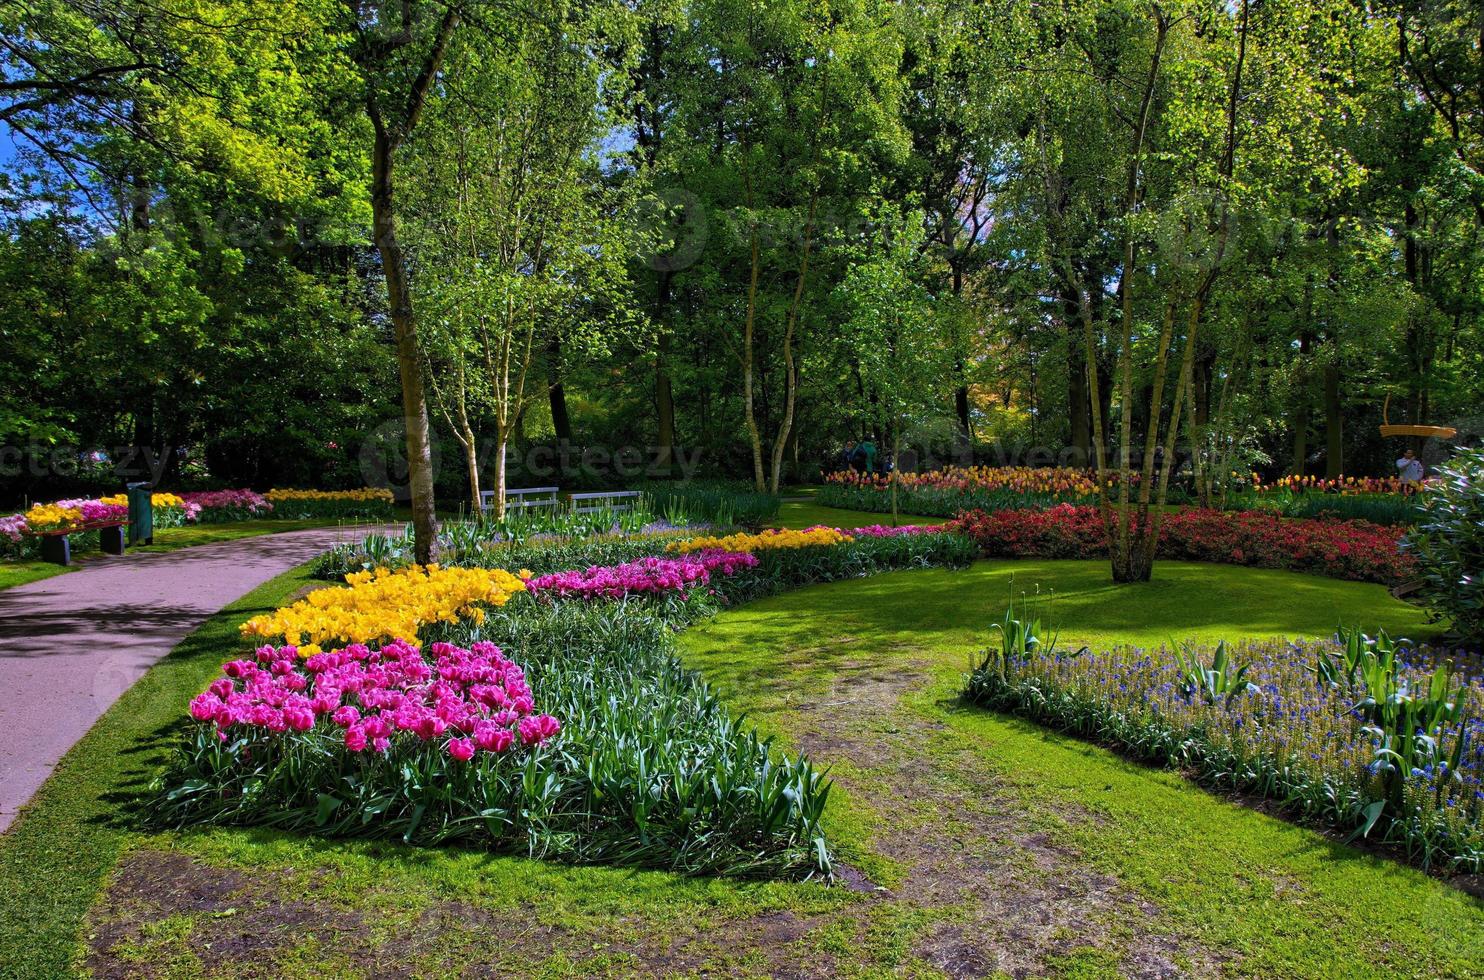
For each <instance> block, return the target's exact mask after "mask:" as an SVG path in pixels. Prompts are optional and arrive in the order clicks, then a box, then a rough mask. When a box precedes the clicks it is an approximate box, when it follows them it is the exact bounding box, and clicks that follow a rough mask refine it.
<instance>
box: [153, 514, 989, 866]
mask: <svg viewBox="0 0 1484 980" xmlns="http://www.w3.org/2000/svg"><path fill="white" fill-rule="evenodd" d="M731 537H732V538H733V540H731V541H730V542H729V543H730V544H731V545H733V546H734V547H735V546H737V545H738V544H739V543H740V541H739V540H738V536H731ZM753 537H754V538H756V540H757V542H758V543H759V545H760V547H761V550H760V551H759V552H758V553H757V554H753V553H751V552H746V551H740V550H725V549H714V548H712V549H707V548H701V549H696V550H690V551H687V552H685V553H683V554H681V555H675V554H674V553H666V552H665V551H664V548H665V544H666V542H665V541H664V540H663V539H660V540H653V539H650V540H642V539H641V540H637V541H631V542H615V541H609V540H601V541H594V542H591V543H590V545H589V546H588V548H587V550H586V551H585V552H584V551H582V550H581V549H578V548H576V547H575V546H572V545H561V546H558V547H557V548H554V549H550V550H549V551H546V552H539V551H520V552H518V553H520V554H523V555H524V556H526V557H530V558H533V559H537V560H544V561H552V560H554V559H553V558H552V555H558V556H560V558H561V560H564V561H569V562H573V563H574V564H577V562H575V561H574V559H577V558H578V557H579V556H582V555H586V556H587V557H589V558H592V557H602V558H607V557H609V556H615V555H622V556H624V557H625V558H626V560H625V561H622V562H618V563H616V564H613V565H609V566H606V567H605V566H596V565H595V564H591V563H589V564H588V565H587V567H586V570H584V571H579V572H572V571H562V570H557V569H550V570H548V571H546V572H545V573H543V575H541V576H534V575H533V576H530V577H529V579H528V581H527V582H526V583H522V581H521V580H520V579H519V578H516V577H515V576H513V575H511V574H510V573H509V572H508V571H504V570H501V569H485V568H457V569H446V568H426V569H418V568H414V569H406V570H402V571H397V572H392V571H378V572H371V573H360V574H355V575H351V576H348V584H347V585H346V586H345V587H341V588H333V589H322V590H317V591H316V592H313V593H311V594H310V595H309V596H307V597H306V598H305V599H304V600H301V601H300V602H298V603H295V604H294V605H292V606H289V607H286V608H284V609H280V610H278V611H276V612H274V613H271V614H269V615H267V616H262V617H258V618H256V619H254V620H252V621H251V622H250V623H248V624H246V625H245V626H244V634H245V635H249V636H254V637H276V638H278V639H280V640H288V641H290V642H288V643H287V644H283V643H281V644H279V645H277V646H273V645H270V646H265V647H262V648H260V650H259V651H258V653H257V655H256V656H255V658H254V659H251V660H248V659H243V660H237V661H231V662H229V663H227V664H226V665H224V668H223V672H224V676H223V677H221V678H218V679H217V680H215V681H214V682H213V683H212V687H210V688H208V689H207V690H206V691H205V692H204V693H203V694H202V695H201V696H199V697H198V698H196V699H195V700H194V701H193V702H192V705H191V714H192V716H193V717H194V718H195V719H196V725H195V727H194V728H193V729H192V730H191V731H190V732H189V734H188V735H187V737H186V739H185V742H184V744H183V746H182V749H181V751H180V753H179V755H178V758H177V760H176V762H175V763H174V765H173V766H172V767H171V768H170V769H169V770H168V771H167V772H166V773H165V774H164V775H163V776H162V777H161V778H160V780H159V781H158V783H157V789H158V791H159V793H160V801H159V803H158V804H157V806H156V807H155V809H154V810H153V811H152V816H153V819H155V820H156V821H158V822H159V823H161V824H163V825H172V826H179V825H184V824H191V823H201V822H225V823H247V824H259V823H266V824H271V825H273V826H276V827H280V828H289V829H299V830H304V831H310V832H319V833H326V834H336V835H364V836H374V837H397V838H400V839H403V840H408V841H414V842H419V843H430V844H432V843H446V842H462V843H468V844H472V845H475V846H481V847H486V848H490V849H495V850H510V851H515V852H519V853H523V854H534V855H537V856H546V857H551V858H560V859H563V860H572V861H585V862H612V863H619V864H638V865H648V866H658V867H665V868H672V869H675V870H679V871H684V872H693V873H701V872H707V873H711V872H727V873H732V874H741V875H769V876H775V875H790V876H794V875H809V874H814V873H819V872H824V871H827V870H828V869H829V867H830V857H829V852H828V849H827V847H826V845H825V842H824V839H823V836H822V832H821V830H820V826H819V821H820V817H821V815H822V813H823V810H824V806H825V803H826V801H827V799H828V797H829V783H828V781H827V780H825V779H824V777H823V776H822V775H821V774H820V773H819V772H818V771H816V770H815V769H814V768H813V767H812V766H811V765H810V763H809V762H808V761H807V760H806V759H802V758H790V757H788V756H784V755H782V754H781V753H779V752H777V751H776V750H775V749H774V748H773V747H772V745H771V744H770V743H769V742H768V741H767V740H766V739H762V738H760V737H759V736H758V735H757V734H756V733H755V732H753V731H752V730H751V729H750V728H747V727H745V726H744V725H743V724H741V723H740V722H739V720H738V719H735V718H733V717H732V716H731V715H730V714H729V713H728V712H727V710H726V709H725V707H724V706H723V705H722V704H721V703H720V702H719V701H718V700H717V698H716V697H715V695H714V694H712V692H711V691H710V689H709V688H708V687H707V686H706V684H705V683H704V682H703V681H702V680H701V679H700V678H699V677H697V676H696V675H695V674H694V673H692V672H690V671H687V670H686V669H685V668H684V667H683V666H681V664H680V662H679V660H678V659H677V657H676V654H675V648H674V635H675V632H676V630H677V629H678V628H679V627H681V626H684V625H686V624H688V623H691V622H694V621H696V620H697V619H698V618H700V617H701V616H704V615H707V614H708V613H710V612H712V611H714V610H716V609H717V608H720V607H722V606H724V605H727V604H731V603H735V602H738V601H743V600H745V599H749V598H753V597H755V596H758V595H764V594H767V593H769V592H773V591H778V590H781V589H783V588H788V587H792V586H795V585H802V584H807V583H809V582H816V581H829V580H831V579H836V578H845V577H854V576H858V575H867V574H871V573H873V572H878V571H884V570H887V569H891V568H911V567H934V566H943V565H947V566H961V565H963V564H966V563H967V562H968V561H969V560H971V558H972V554H973V545H972V543H971V542H969V541H968V539H967V538H964V537H962V536H961V535H956V534H949V533H935V534H928V533H913V534H895V535H886V536H863V537H861V538H857V539H852V538H850V537H849V536H847V535H845V534H843V533H841V532H839V531H838V530H835V529H815V530H812V531H808V532H798V531H794V532H784V533H783V534H779V535H760V536H753ZM785 541H788V542H792V544H790V545H787V546H783V542H785ZM646 548H647V549H652V550H653V551H655V552H657V553H651V554H642V553H636V551H637V550H639V549H646ZM504 557H507V558H508V557H510V554H508V553H507V554H505V555H504ZM702 583H704V585H705V587H704V588H702V587H698V586H699V585H700V584H702ZM522 592H528V593H531V595H530V597H528V598H522V597H521V593H522ZM677 599H678V600H679V601H675V600H677ZM614 600H622V601H614ZM631 600H632V601H631ZM372 636H377V637H381V638H382V639H380V640H379V641H371V642H360V641H358V639H357V638H370V637H372ZM439 641H446V642H447V643H451V644H453V645H451V646H448V645H443V644H442V643H440V642H439ZM300 642H303V643H306V645H304V646H299V645H298V643H300ZM418 642H420V643H422V644H423V647H422V651H421V652H420V651H419V649H418V647H417V645H416V643H418ZM489 643H494V644H496V646H493V647H492V646H489V645H488V644H489ZM327 650H328V651H329V652H326V651H327ZM429 654H431V655H432V657H433V658H434V659H431V660H430V659H429V658H428V655H429ZM507 656H508V657H509V658H510V660H513V661H517V662H519V663H520V664H522V665H524V667H525V668H526V669H525V670H524V671H522V672H521V673H520V677H521V679H522V680H525V678H527V676H528V677H529V695H530V696H529V703H528V702H527V701H526V700H525V699H524V698H523V697H522V692H521V691H520V690H519V689H513V688H512V687H511V686H510V684H509V683H508V681H509V679H510V677H511V676H512V674H511V671H512V668H513V664H510V665H509V666H507V665H506V664H509V661H505V660H503V658H505V657H507ZM496 657H499V658H502V659H501V660H500V661H498V662H497V661H496V660H495V659H494V658H496ZM515 669H518V668H515ZM471 671H472V673H471ZM495 675H498V676H499V677H500V678H503V679H504V680H502V681H501V683H500V684H499V685H495V687H490V686H488V685H487V682H488V681H489V680H490V679H491V678H493V677H494V676H495ZM440 685H444V686H440ZM449 685H452V686H449ZM496 687H497V688H498V690H496V689H495V688H496ZM502 699H503V700H502ZM471 702H477V705H476V704H473V703H471ZM512 702H514V703H515V706H516V707H517V708H518V709H519V710H518V711H517V715H520V714H521V713H525V718H524V720H522V719H521V718H511V717H510V716H505V715H501V714H498V712H495V709H497V708H498V709H500V710H506V709H509V708H511V706H512ZM536 706H540V708H542V709H543V710H544V711H546V712H547V713H548V715H549V717H550V719H551V720H549V721H541V720H537V721H531V720H530V718H531V717H532V716H531V714H530V713H531V712H534V711H535V708H536ZM398 712H402V714H401V715H399V714H398ZM492 712H493V713H492ZM536 717H537V718H538V719H539V716H536ZM378 719H379V720H378ZM399 719H400V720H399ZM223 721H225V722H226V724H225V725H223V724H222V723H223ZM512 722H513V724H514V728H513V729H512V728H511V723H512ZM482 723H483V724H482ZM527 729H529V730H530V732H529V734H530V736H531V738H530V739H529V740H528V738H527V737H526V736H527V734H528V733H527ZM501 731H505V732H510V733H511V734H508V735H507V734H501ZM481 733H483V734H481ZM481 739H482V741H481ZM379 740H380V741H379ZM517 741H519V742H520V744H516V742H517ZM528 741H529V743H530V744H527V743H528Z"/></svg>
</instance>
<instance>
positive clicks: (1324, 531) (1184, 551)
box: [954, 504, 1416, 585]
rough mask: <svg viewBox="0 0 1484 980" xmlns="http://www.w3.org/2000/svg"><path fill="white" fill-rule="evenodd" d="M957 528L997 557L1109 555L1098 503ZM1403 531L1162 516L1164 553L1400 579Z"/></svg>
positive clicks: (1409, 568) (1218, 515) (1003, 515)
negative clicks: (1097, 506) (1092, 505)
mask: <svg viewBox="0 0 1484 980" xmlns="http://www.w3.org/2000/svg"><path fill="white" fill-rule="evenodd" d="M954 526H955V527H956V528H957V529H958V530H960V531H962V532H963V533H965V534H967V535H969V536H970V537H971V538H973V539H974V541H975V542H976V543H977V544H978V545H979V547H980V549H981V550H982V551H983V553H984V554H985V555H986V556H988V557H991V558H1097V557H1105V556H1106V555H1107V554H1108V544H1107V539H1106V537H1105V535H1104V531H1103V521H1102V517H1101V516H1100V515H1099V513H1098V509H1097V508H1096V507H1078V506H1074V505H1072V504H1059V505H1057V506H1056V507H1051V508H1049V509H1046V510H1001V511H992V512H985V511H969V512H966V513H964V514H960V515H959V517H958V519H957V520H955V521H954ZM1403 533H1404V530H1403V529H1402V528H1397V527H1387V526H1384V525H1380V524H1371V523H1370V522H1368V521H1336V520H1324V519H1308V518H1282V517H1277V516H1275V515H1271V514H1264V513H1261V512H1258V511H1216V510H1186V511H1177V512H1175V513H1171V514H1167V515H1166V516H1165V517H1164V519H1163V520H1162V521H1161V522H1160V533H1159V547H1158V554H1159V557H1161V558H1175V559H1187V560H1191V561H1210V562H1221V563H1223V564H1229V565H1249V566H1252V567H1254V568H1278V569H1286V570H1289V571H1297V572H1309V573H1312V574H1315V575H1328V576H1330V577H1332V578H1341V579H1350V580H1352V581H1357V582H1379V583H1381V584H1383V585H1396V584H1399V583H1401V582H1405V581H1407V580H1408V579H1410V578H1412V577H1414V576H1415V575H1416V563H1415V561H1414V560H1413V559H1412V557H1411V556H1410V555H1407V554H1404V553H1403V552H1402V551H1401V549H1400V542H1401V538H1402V535H1403Z"/></svg>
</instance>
